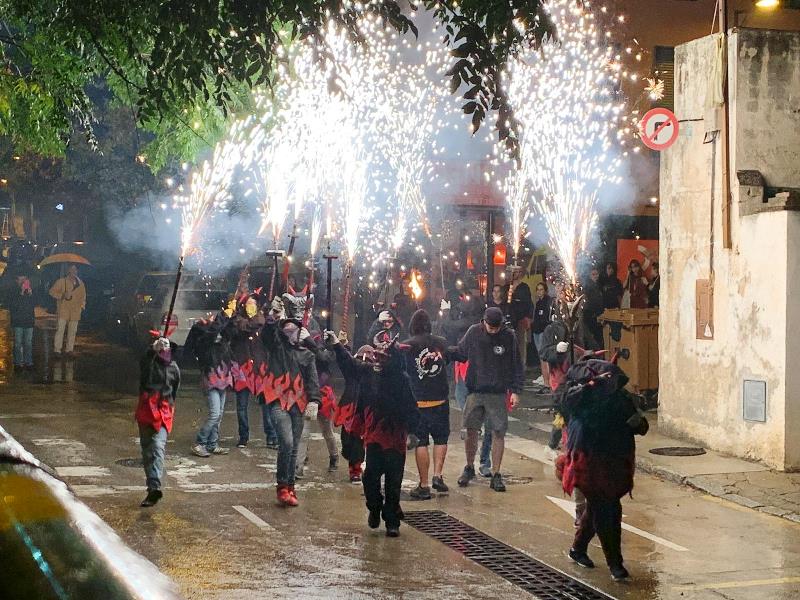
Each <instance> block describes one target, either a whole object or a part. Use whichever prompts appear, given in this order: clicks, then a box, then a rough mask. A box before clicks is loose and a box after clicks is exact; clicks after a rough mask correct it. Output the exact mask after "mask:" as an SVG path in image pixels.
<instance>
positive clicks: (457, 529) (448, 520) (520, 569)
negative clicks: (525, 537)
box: [405, 510, 613, 600]
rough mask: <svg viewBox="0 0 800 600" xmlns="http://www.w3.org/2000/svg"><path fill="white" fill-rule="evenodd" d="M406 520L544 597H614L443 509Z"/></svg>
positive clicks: (549, 599) (412, 514) (571, 599)
mask: <svg viewBox="0 0 800 600" xmlns="http://www.w3.org/2000/svg"><path fill="white" fill-rule="evenodd" d="M405 522H406V523H408V524H409V525H411V526H412V527H413V528H414V529H417V530H419V531H421V532H422V533H425V534H427V535H429V536H431V537H432V538H433V539H435V540H439V541H440V542H442V543H443V544H444V545H445V546H447V547H448V548H451V549H452V550H455V551H456V552H460V553H461V554H463V555H464V556H466V557H467V558H469V559H471V560H473V561H475V562H476V563H478V564H479V565H481V566H482V567H486V568H487V569H489V570H490V571H492V572H493V573H496V574H497V575H499V576H500V577H502V578H503V579H506V580H507V581H510V582H511V583H513V584H514V585H516V586H518V587H521V588H522V589H523V590H525V591H526V592H530V593H531V594H533V595H534V596H535V597H536V598H539V599H540V600H613V599H612V598H611V596H608V595H606V594H604V593H603V592H601V591H599V590H596V589H594V588H592V587H589V586H588V585H586V584H585V583H581V582H580V581H578V580H577V579H573V578H572V577H570V576H569V575H567V574H566V573H562V572H561V571H557V570H556V569H553V568H552V567H548V566H547V565H546V564H544V563H542V562H539V561H538V560H536V559H534V558H531V557H530V556H528V555H527V554H524V553H522V552H520V551H519V550H515V549H514V548H512V547H511V546H508V545H506V544H504V543H503V542H500V541H499V540H496V539H494V538H493V537H490V536H488V535H486V534H485V533H483V532H482V531H479V530H477V529H475V528H474V527H470V526H469V525H467V524H466V523H464V522H462V521H459V520H458V519H455V518H453V517H451V516H450V515H448V514H446V513H444V512H442V511H440V510H420V511H409V512H406V513H405Z"/></svg>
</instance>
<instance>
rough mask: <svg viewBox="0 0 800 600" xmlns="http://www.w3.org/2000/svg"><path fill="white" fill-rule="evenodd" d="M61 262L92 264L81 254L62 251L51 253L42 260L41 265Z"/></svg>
mask: <svg viewBox="0 0 800 600" xmlns="http://www.w3.org/2000/svg"><path fill="white" fill-rule="evenodd" d="M59 263H76V264H79V265H91V264H92V263H90V262H89V261H88V260H86V259H85V258H83V257H82V256H81V255H79V254H72V253H71V252H62V253H60V254H51V255H50V256H48V257H47V258H45V259H44V260H43V261H42V262H40V263H39V266H40V267H46V266H47V265H55V264H59Z"/></svg>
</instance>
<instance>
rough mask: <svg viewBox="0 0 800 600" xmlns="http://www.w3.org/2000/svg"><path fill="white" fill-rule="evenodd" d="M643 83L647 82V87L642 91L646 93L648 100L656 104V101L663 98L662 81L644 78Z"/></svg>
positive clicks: (663, 86)
mask: <svg viewBox="0 0 800 600" xmlns="http://www.w3.org/2000/svg"><path fill="white" fill-rule="evenodd" d="M645 81H646V82H647V85H646V86H645V88H644V90H645V92H647V95H648V97H649V98H650V100H653V101H654V102H657V101H658V100H661V99H662V98H664V89H665V84H664V80H663V79H657V78H655V77H647V78H645Z"/></svg>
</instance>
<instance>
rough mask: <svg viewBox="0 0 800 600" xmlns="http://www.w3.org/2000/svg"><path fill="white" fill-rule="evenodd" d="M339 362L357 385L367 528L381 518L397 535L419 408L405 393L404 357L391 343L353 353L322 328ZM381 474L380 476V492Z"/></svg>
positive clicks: (408, 391) (389, 533)
mask: <svg viewBox="0 0 800 600" xmlns="http://www.w3.org/2000/svg"><path fill="white" fill-rule="evenodd" d="M325 339H326V343H327V344H329V345H330V346H332V347H333V349H334V351H335V352H336V356H337V360H338V361H339V364H340V365H342V364H345V365H346V366H345V369H343V371H346V372H348V373H349V374H350V377H351V378H352V379H354V380H355V381H357V385H358V409H357V413H358V414H360V416H361V418H362V419H363V436H364V438H363V439H364V447H365V448H366V460H367V467H366V469H365V470H364V477H363V485H364V497H365V498H366V504H367V509H368V510H369V518H368V520H367V523H368V525H369V527H370V528H372V529H376V528H377V527H378V526H379V525H380V522H381V517H383V521H384V523H385V524H386V535H387V536H388V537H397V536H398V535H399V534H400V520H401V518H402V514H403V513H402V509H401V508H400V486H401V484H402V482H403V470H404V468H405V462H406V440H407V438H408V433H409V431H412V430H413V429H414V428H415V427H416V426H417V423H418V421H419V409H418V408H417V403H416V400H414V395H413V394H412V392H411V386H410V384H409V382H408V375H407V374H406V372H405V361H404V358H403V356H402V354H401V353H400V351H399V350H398V349H397V348H395V344H393V343H392V344H388V345H386V346H381V347H380V348H373V347H372V346H362V347H361V348H360V349H359V350H358V352H356V355H355V357H353V356H351V355H350V353H349V352H348V351H347V350H346V349H345V348H344V347H343V346H342V345H341V344H340V343H339V340H338V339H337V337H336V336H335V335H334V333H333V332H332V331H326V332H325ZM381 477H383V478H384V479H385V484H384V489H383V492H382V491H381Z"/></svg>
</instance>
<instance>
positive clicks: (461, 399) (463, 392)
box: [456, 381, 467, 411]
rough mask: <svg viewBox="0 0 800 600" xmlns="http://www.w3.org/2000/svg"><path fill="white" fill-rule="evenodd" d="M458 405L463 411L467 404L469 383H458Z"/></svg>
mask: <svg viewBox="0 0 800 600" xmlns="http://www.w3.org/2000/svg"><path fill="white" fill-rule="evenodd" d="M456 404H458V408H460V409H461V410H462V411H463V410H464V406H466V404H467V382H466V381H456Z"/></svg>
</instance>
